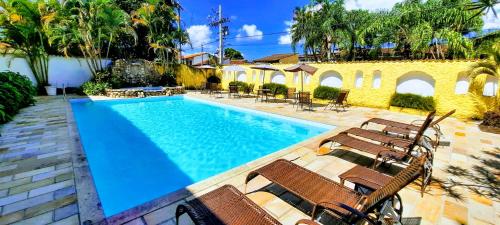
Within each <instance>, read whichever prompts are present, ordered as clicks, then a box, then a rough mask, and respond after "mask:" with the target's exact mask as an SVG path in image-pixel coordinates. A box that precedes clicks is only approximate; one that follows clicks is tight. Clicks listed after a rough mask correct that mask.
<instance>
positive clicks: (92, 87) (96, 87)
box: [82, 81, 111, 95]
mask: <svg viewBox="0 0 500 225" xmlns="http://www.w3.org/2000/svg"><path fill="white" fill-rule="evenodd" d="M110 86H111V85H109V84H108V83H98V82H93V81H88V82H85V83H84V84H83V85H82V89H83V93H85V94H86V95H104V94H106V89H107V88H110Z"/></svg>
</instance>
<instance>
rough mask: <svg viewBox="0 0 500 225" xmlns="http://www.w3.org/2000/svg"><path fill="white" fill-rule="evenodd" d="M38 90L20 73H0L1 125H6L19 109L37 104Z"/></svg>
mask: <svg viewBox="0 0 500 225" xmlns="http://www.w3.org/2000/svg"><path fill="white" fill-rule="evenodd" d="M35 94H36V88H35V87H34V86H33V84H32V83H31V81H30V80H29V79H28V78H27V77H26V76H23V75H21V74H19V73H14V72H0V124H3V123H6V122H8V121H10V120H11V119H12V117H13V116H14V115H15V114H16V113H17V112H19V109H21V108H24V107H26V106H29V105H32V104H33V103H35V99H34V98H33V96H35Z"/></svg>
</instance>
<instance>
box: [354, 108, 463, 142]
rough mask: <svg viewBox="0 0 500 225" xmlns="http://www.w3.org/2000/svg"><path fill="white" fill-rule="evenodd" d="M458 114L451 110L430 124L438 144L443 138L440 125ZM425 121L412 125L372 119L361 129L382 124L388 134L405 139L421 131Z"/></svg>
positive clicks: (414, 122) (415, 121)
mask: <svg viewBox="0 0 500 225" xmlns="http://www.w3.org/2000/svg"><path fill="white" fill-rule="evenodd" d="M455 112H456V110H455V109H454V110H451V111H449V112H448V113H446V114H444V115H443V116H441V117H440V118H438V119H437V120H435V121H434V122H432V123H431V124H430V127H431V128H432V129H433V130H434V131H435V136H436V138H435V140H434V141H435V142H436V144H439V140H440V139H441V136H442V135H443V133H442V132H441V127H440V126H439V123H440V122H441V121H443V120H444V119H446V118H448V117H449V116H451V115H453V114H454V113H455ZM422 122H423V121H422V120H414V121H412V122H411V123H409V124H408V123H402V122H397V121H392V120H386V119H382V118H372V119H369V120H367V121H365V122H364V123H363V124H361V128H363V127H368V125H369V124H370V123H375V124H380V125H384V126H386V128H384V129H383V131H384V132H386V133H393V134H399V135H401V136H403V137H409V136H410V133H412V132H416V131H418V130H419V128H420V127H419V124H421V123H422Z"/></svg>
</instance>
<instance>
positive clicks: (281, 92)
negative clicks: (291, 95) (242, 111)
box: [262, 83, 288, 95]
mask: <svg viewBox="0 0 500 225" xmlns="http://www.w3.org/2000/svg"><path fill="white" fill-rule="evenodd" d="M262 88H264V89H269V90H271V91H274V89H276V88H277V89H278V91H277V92H276V94H279V95H287V94H288V87H287V86H286V85H284V84H276V83H267V84H264V85H262Z"/></svg>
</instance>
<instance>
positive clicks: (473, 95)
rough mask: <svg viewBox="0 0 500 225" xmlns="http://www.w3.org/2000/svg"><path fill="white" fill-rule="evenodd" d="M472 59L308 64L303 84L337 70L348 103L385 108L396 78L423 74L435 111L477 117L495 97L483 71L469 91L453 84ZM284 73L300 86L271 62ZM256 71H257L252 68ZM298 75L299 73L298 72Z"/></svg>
mask: <svg viewBox="0 0 500 225" xmlns="http://www.w3.org/2000/svg"><path fill="white" fill-rule="evenodd" d="M474 63H475V62H474V61H387V62H346V63H322V64H314V63H313V64H310V65H311V66H314V67H316V68H318V71H317V72H316V73H315V74H314V75H313V76H312V77H311V78H310V81H309V83H305V84H304V91H313V90H314V89H315V88H316V87H317V86H319V84H320V82H321V79H322V76H324V75H327V74H332V73H338V74H340V75H341V77H342V88H343V89H350V90H351V92H350V94H349V98H348V102H349V103H350V104H352V105H357V106H367V107H375V108H385V109H388V108H390V107H389V103H390V99H391V97H392V95H393V94H394V93H395V92H396V86H397V81H398V78H400V77H402V76H405V75H407V74H424V75H427V76H431V77H432V78H433V79H434V81H435V83H434V89H435V91H434V99H435V101H436V109H437V113H438V114H445V113H447V112H448V111H450V110H452V109H457V113H456V114H455V115H454V116H455V117H458V118H478V117H481V116H482V115H483V113H484V112H485V111H487V110H490V109H492V108H493V107H494V106H493V105H494V104H493V103H494V101H495V99H496V98H498V91H497V95H496V97H487V96H483V87H484V84H485V80H486V75H482V76H478V77H477V78H476V79H474V80H472V81H470V86H469V91H468V92H467V93H465V94H455V86H456V83H457V80H458V78H459V77H461V76H464V75H465V74H466V71H467V70H468V69H469V67H470V66H471V65H472V64H474ZM250 66H251V65H243V67H245V68H246V69H247V71H246V74H252V72H253V69H251V68H250ZM273 66H274V67H276V68H278V69H280V70H281V71H280V72H281V73H283V74H285V76H286V85H287V86H288V87H297V88H298V89H300V87H301V84H300V82H301V81H300V80H301V79H298V81H296V80H295V79H294V73H291V72H285V71H284V70H283V69H285V68H287V67H289V66H291V65H290V64H275V65H273ZM256 73H257V74H259V72H256ZM272 73H273V72H272V71H271V72H269V71H266V72H265V83H268V82H271V81H270V80H271V74H272ZM356 74H362V75H363V81H362V85H361V87H359V88H358V87H356V86H355V79H356ZM374 74H381V86H380V88H373V86H372V82H373V77H374ZM258 77H259V76H256V79H255V80H253V76H247V81H246V82H247V83H254V84H256V85H255V86H256V87H258V86H259V85H261V83H262V81H260V80H259V78H258ZM299 77H300V73H299ZM232 80H233V77H232V75H231V74H223V75H222V84H223V87H225V88H227V87H228V84H229V82H230V81H232Z"/></svg>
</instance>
